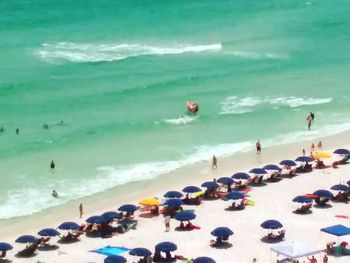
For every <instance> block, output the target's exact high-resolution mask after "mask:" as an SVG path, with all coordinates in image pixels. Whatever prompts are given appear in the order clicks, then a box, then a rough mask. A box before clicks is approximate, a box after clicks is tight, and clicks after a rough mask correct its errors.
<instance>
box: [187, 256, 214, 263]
mask: <svg viewBox="0 0 350 263" xmlns="http://www.w3.org/2000/svg"><path fill="white" fill-rule="evenodd" d="M192 263H216V261H215V260H214V259H212V258H208V257H198V258H195V259H194V260H193V261H192Z"/></svg>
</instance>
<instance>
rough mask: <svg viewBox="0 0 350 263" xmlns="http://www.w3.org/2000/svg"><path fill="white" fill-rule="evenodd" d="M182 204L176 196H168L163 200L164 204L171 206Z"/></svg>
mask: <svg viewBox="0 0 350 263" xmlns="http://www.w3.org/2000/svg"><path fill="white" fill-rule="evenodd" d="M182 204H183V201H182V200H181V199H178V198H170V199H167V200H166V201H165V202H164V205H166V206H171V207H178V206H181V205H182Z"/></svg>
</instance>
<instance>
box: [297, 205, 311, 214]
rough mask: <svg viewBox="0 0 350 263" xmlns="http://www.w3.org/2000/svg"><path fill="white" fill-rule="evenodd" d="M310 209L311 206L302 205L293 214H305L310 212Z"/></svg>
mask: <svg viewBox="0 0 350 263" xmlns="http://www.w3.org/2000/svg"><path fill="white" fill-rule="evenodd" d="M311 207H312V204H305V205H302V206H301V207H300V208H298V209H297V210H295V212H296V213H298V214H306V213H309V212H311V210H310V209H311Z"/></svg>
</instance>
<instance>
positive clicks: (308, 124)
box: [306, 115, 312, 130]
mask: <svg viewBox="0 0 350 263" xmlns="http://www.w3.org/2000/svg"><path fill="white" fill-rule="evenodd" d="M306 121H307V129H308V130H310V129H311V123H312V117H311V115H309V116H307V118H306Z"/></svg>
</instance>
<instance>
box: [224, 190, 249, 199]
mask: <svg viewBox="0 0 350 263" xmlns="http://www.w3.org/2000/svg"><path fill="white" fill-rule="evenodd" d="M244 197H245V196H244V194H243V193H242V192H239V191H231V192H229V193H228V194H227V195H226V196H225V200H238V199H243V198H244Z"/></svg>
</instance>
